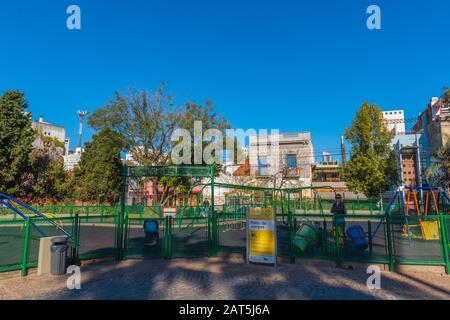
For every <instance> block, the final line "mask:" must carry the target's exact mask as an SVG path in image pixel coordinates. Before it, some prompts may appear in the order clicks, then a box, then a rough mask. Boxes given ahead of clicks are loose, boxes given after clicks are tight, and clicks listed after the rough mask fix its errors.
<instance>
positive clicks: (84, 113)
mask: <svg viewBox="0 0 450 320" xmlns="http://www.w3.org/2000/svg"><path fill="white" fill-rule="evenodd" d="M77 114H78V118H79V120H80V128H79V130H78V148H81V142H82V137H83V120H84V117H85V116H86V115H87V114H88V112H87V111H80V110H78V111H77Z"/></svg>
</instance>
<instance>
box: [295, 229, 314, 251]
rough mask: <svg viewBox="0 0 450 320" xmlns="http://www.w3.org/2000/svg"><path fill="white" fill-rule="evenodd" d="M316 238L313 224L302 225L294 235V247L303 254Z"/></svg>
mask: <svg viewBox="0 0 450 320" xmlns="http://www.w3.org/2000/svg"><path fill="white" fill-rule="evenodd" d="M317 236H318V230H317V227H316V226H315V225H314V224H313V223H311V222H306V223H303V224H302V225H301V226H300V227H299V229H298V230H297V232H296V233H295V237H294V246H295V247H296V248H298V249H299V250H300V251H302V252H304V251H305V250H306V248H307V247H308V245H309V244H310V243H311V242H312V241H315V240H317Z"/></svg>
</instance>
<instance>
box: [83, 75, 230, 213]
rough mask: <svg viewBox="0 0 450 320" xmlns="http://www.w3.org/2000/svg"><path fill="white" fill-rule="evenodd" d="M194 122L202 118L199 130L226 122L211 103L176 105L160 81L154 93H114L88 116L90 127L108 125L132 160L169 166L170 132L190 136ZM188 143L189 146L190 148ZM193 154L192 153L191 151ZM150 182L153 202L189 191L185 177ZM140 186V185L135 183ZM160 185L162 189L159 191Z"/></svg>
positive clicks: (133, 91)
mask: <svg viewBox="0 0 450 320" xmlns="http://www.w3.org/2000/svg"><path fill="white" fill-rule="evenodd" d="M194 121H202V124H203V129H204V130H207V129H209V128H216V129H219V130H224V129H225V128H228V127H229V125H228V123H227V122H226V120H225V119H224V118H223V117H221V116H218V115H217V114H216V112H215V107H214V105H213V104H212V103H211V102H210V101H207V102H206V104H205V105H201V104H196V103H186V104H184V105H181V106H176V105H175V103H174V99H173V97H172V96H171V95H168V94H166V92H165V85H164V84H162V85H161V86H160V87H159V88H158V89H157V90H156V91H155V92H150V91H137V90H129V91H128V92H125V93H120V92H116V94H115V96H114V98H113V99H112V100H111V101H110V102H109V103H108V104H107V105H105V106H104V107H102V108H100V109H97V110H95V111H94V113H93V114H92V115H91V116H90V117H89V119H88V123H89V125H90V126H92V127H93V128H95V129H97V130H100V129H102V128H111V129H112V130H114V131H115V132H117V133H118V134H119V135H120V136H121V137H122V139H123V141H124V146H125V150H126V151H127V152H129V153H130V154H131V155H132V157H133V160H134V163H137V164H139V165H147V166H156V165H160V166H161V165H171V163H172V162H171V150H172V148H173V146H174V144H176V143H177V142H176V141H172V133H173V132H174V130H175V129H177V128H183V129H187V130H190V131H191V136H192V137H193V129H194ZM193 146H194V144H193V142H192V149H193ZM192 154H193V152H192ZM151 180H152V185H153V194H154V195H156V197H154V198H153V204H164V203H166V202H167V201H168V200H169V199H170V198H171V197H174V196H175V195H176V194H178V193H184V192H185V191H186V190H189V186H190V185H191V183H192V181H191V179H188V178H175V177H174V178H172V177H170V178H168V177H164V178H157V177H154V178H151ZM136 186H138V187H139V186H140V187H142V186H141V184H136ZM161 186H162V192H161V190H159V189H160V188H158V187H161Z"/></svg>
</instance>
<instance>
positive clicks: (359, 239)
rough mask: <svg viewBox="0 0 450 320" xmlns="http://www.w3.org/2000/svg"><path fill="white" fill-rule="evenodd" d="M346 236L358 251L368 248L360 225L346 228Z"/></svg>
mask: <svg viewBox="0 0 450 320" xmlns="http://www.w3.org/2000/svg"><path fill="white" fill-rule="evenodd" d="M347 235H348V237H349V238H350V240H351V241H352V243H353V245H354V246H355V248H357V249H358V250H361V251H363V250H366V249H367V247H368V246H369V244H368V243H367V240H366V234H365V232H364V229H363V228H362V227H361V226H360V225H354V226H351V227H350V228H348V229H347Z"/></svg>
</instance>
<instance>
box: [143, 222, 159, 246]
mask: <svg viewBox="0 0 450 320" xmlns="http://www.w3.org/2000/svg"><path fill="white" fill-rule="evenodd" d="M144 233H145V242H144V246H146V247H154V246H157V245H158V243H159V224H158V221H157V220H145V221H144Z"/></svg>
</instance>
